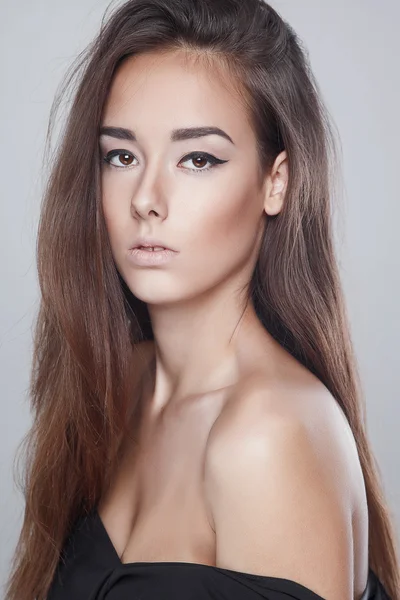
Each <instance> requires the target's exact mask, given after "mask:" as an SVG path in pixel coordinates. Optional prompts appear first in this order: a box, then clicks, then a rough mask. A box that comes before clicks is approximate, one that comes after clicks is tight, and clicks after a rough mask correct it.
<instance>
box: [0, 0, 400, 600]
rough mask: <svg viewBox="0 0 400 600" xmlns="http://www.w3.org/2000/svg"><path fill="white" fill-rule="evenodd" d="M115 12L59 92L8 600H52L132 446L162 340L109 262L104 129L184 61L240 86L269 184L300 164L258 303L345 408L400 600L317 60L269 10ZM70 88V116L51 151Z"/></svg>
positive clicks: (145, 5)
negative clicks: (72, 543) (164, 58)
mask: <svg viewBox="0 0 400 600" xmlns="http://www.w3.org/2000/svg"><path fill="white" fill-rule="evenodd" d="M110 6H111V5H109V8H110ZM107 13H108V9H107V11H106V13H105V14H104V17H103V20H102V22H101V26H100V30H99V32H98V34H97V35H96V37H95V38H94V39H93V41H92V42H91V43H90V44H89V45H88V46H87V47H86V48H85V49H84V50H83V51H82V53H81V54H79V56H78V57H77V59H76V61H74V63H73V65H72V66H71V69H70V70H69V71H68V72H67V74H66V76H65V79H64V80H63V82H62V84H63V85H62V86H61V87H60V88H59V90H57V93H56V96H55V98H54V101H53V105H52V108H51V112H50V118H49V124H48V129H47V137H46V153H47V159H48V163H47V167H48V173H46V185H45V188H44V194H43V198H42V206H41V213H40V222H39V227H38V236H37V249H36V251H37V268H38V280H39V286H40V306H39V310H38V314H37V316H36V320H35V329H34V349H33V361H32V370H31V379H30V387H29V397H30V403H31V411H32V414H33V423H32V426H31V428H30V430H29V431H28V433H27V434H26V435H25V437H24V438H23V440H22V441H21V444H20V446H19V448H18V450H19V451H20V450H23V451H24V452H23V454H21V456H20V457H19V459H21V458H22V459H23V460H24V463H23V473H22V474H20V482H19V484H18V485H19V486H20V488H21V490H22V491H23V494H24V498H25V510H24V517H23V524H22V529H21V532H20V536H19V539H18V543H17V546H16V549H15V553H14V555H13V558H12V569H11V573H10V576H9V579H8V582H7V585H6V600H44V599H45V598H46V595H47V593H48V590H49V587H50V585H51V582H52V579H53V577H54V574H55V570H56V566H57V563H58V561H59V558H60V552H61V549H62V547H63V544H64V542H65V540H66V539H67V537H68V535H69V534H70V532H71V531H72V528H73V526H74V523H75V522H76V520H77V519H78V518H79V517H80V516H83V515H85V514H88V513H89V512H90V511H91V510H92V509H93V508H94V507H95V506H96V504H97V503H98V502H99V499H100V497H101V496H102V494H103V493H104V491H105V490H106V489H107V486H108V485H109V482H110V476H111V474H112V472H113V471H114V469H115V467H116V465H117V462H118V458H119V454H118V441H119V440H120V439H121V437H122V436H123V435H124V434H125V433H127V431H128V415H129V410H130V409H131V407H132V403H134V402H135V395H134V394H133V388H134V384H133V381H134V377H133V375H132V373H134V372H135V365H134V364H132V357H133V349H134V348H135V347H136V346H137V344H138V343H140V342H141V341H143V340H151V339H153V332H152V327H151V322H150V319H149V313H148V311H147V306H146V304H145V303H144V302H142V301H140V300H139V299H138V298H136V297H135V296H134V295H133V294H132V293H131V292H130V290H129V288H128V287H127V285H126V283H125V282H124V280H123V279H122V277H121V276H120V274H119V272H118V271H117V268H116V265H115V263H114V260H113V256H112V253H111V247H110V242H109V239H108V234H107V229H106V225H105V219H104V215H103V212H102V206H101V164H100V156H99V130H100V126H101V120H102V116H103V111H104V106H105V102H106V99H107V95H108V93H109V91H110V87H111V84H112V82H113V77H114V75H115V73H116V71H117V69H118V68H119V66H120V65H121V64H122V63H123V62H124V60H125V59H127V58H128V57H131V56H135V55H138V54H141V53H145V52H154V51H159V52H164V51H165V52H168V51H176V50H177V49H179V50H182V52H184V53H185V56H187V57H188V60H192V61H194V62H195V64H201V66H206V67H207V68H208V69H210V70H213V71H214V72H215V70H216V69H219V72H220V73H221V74H225V75H228V76H229V78H230V80H231V81H232V82H234V85H235V86H236V87H235V89H236V90H237V93H238V95H239V98H240V99H241V101H242V102H243V106H244V107H245V109H246V111H248V115H249V117H250V122H251V125H252V127H253V128H254V133H255V137H256V141H257V149H258V156H259V166H260V175H265V174H266V173H268V172H269V169H270V168H271V166H272V165H273V162H274V160H275V158H276V157H277V155H278V154H279V153H280V152H282V151H283V150H286V152H287V155H288V165H289V181H288V188H287V192H286V197H285V202H284V206H283V208H282V210H281V212H280V213H279V214H276V215H273V216H270V217H269V218H268V219H266V220H265V230H264V234H263V240H262V244H261V249H260V253H259V257H258V260H257V263H256V266H255V269H254V272H253V274H252V277H251V280H250V281H249V282H248V286H247V289H246V293H247V298H251V299H252V301H253V303H254V306H255V309H256V312H257V315H258V317H259V319H260V322H261V323H262V324H263V326H264V327H265V328H266V329H267V330H268V332H269V333H270V334H271V335H272V336H273V337H274V338H275V339H276V340H277V341H278V342H279V343H280V344H281V345H282V346H283V347H285V348H286V349H287V350H288V351H289V352H290V353H291V354H292V355H293V356H294V357H296V358H297V359H298V360H299V361H300V362H301V363H302V364H303V365H304V366H306V367H307V368H308V369H309V370H310V371H311V372H312V373H314V374H315V375H316V376H317V377H318V378H319V379H320V381H321V382H323V384H324V385H325V386H326V387H327V388H328V390H329V391H330V392H331V394H332V395H333V396H334V398H335V399H336V400H337V402H338V403H339V405H340V406H341V408H342V409H343V411H344V413H345V415H346V417H347V420H348V422H349V424H350V427H351V429H352V431H353V434H354V438H355V441H356V445H357V450H358V454H359V458H360V462H361V467H362V471H363V475H364V480H365V486H366V494H367V501H368V513H369V565H370V567H371V568H372V569H373V570H374V571H375V573H376V574H377V575H378V577H379V578H380V580H381V581H382V583H383V585H384V586H385V588H386V590H387V592H388V593H389V595H390V596H391V597H392V598H393V600H399V599H400V596H399V590H400V574H399V559H398V549H397V548H396V540H395V531H394V525H393V521H392V515H391V513H390V510H389V507H388V503H387V501H386V499H385V495H384V492H383V486H382V481H381V473H380V470H379V466H378V464H377V461H376V459H375V457H374V454H373V451H372V448H371V444H370V442H369V440H368V437H367V432H366V407H365V399H364V393H363V390H362V385H361V381H360V376H359V372H358V366H357V361H356V357H355V353H354V349H353V345H352V340H351V333H350V326H349V322H348V316H347V311H346V306H345V302H344V295H343V291H342V287H341V281H340V277H339V270H338V259H337V258H336V255H335V246H334V239H333V230H334V228H333V216H334V212H333V209H335V208H336V205H337V204H338V198H339V194H337V189H338V187H339V186H337V182H338V180H339V176H340V172H339V169H338V165H339V162H340V161H339V152H338V147H337V144H336V139H335V134H334V128H333V119H332V118H331V117H330V115H329V112H328V109H327V107H326V105H324V102H323V100H322V94H321V92H320V90H319V86H318V84H317V82H316V80H315V77H314V75H313V73H312V71H311V68H310V61H309V59H308V55H307V51H306V49H305V48H304V47H303V45H302V43H301V41H300V40H299V37H298V36H297V35H296V33H295V32H294V31H293V29H292V28H291V27H290V25H289V24H288V23H287V22H285V21H284V20H283V19H282V17H281V16H280V15H279V14H278V13H277V12H276V11H275V10H274V9H273V8H272V7H271V6H270V5H268V4H266V3H265V2H263V1H262V0H245V1H244V0H190V2H188V0H128V1H127V2H123V3H121V4H120V5H118V6H116V7H114V8H113V9H112V10H111V12H110V14H109V15H108V16H107ZM196 61H197V63H196ZM68 89H70V90H71V94H70V98H69V100H67V104H68V102H69V104H70V106H68V110H67V112H66V118H65V121H64V123H63V124H62V127H61V129H60V135H59V138H58V144H57V146H56V148H55V150H54V149H53V151H52V152H51V151H50V140H51V138H52V132H53V129H54V123H55V120H56V115H57V114H58V111H59V108H60V106H61V101H62V98H63V97H64V95H65V94H66V92H67V90H68ZM46 153H45V154H46ZM43 167H44V163H43ZM260 180H261V179H260ZM249 201H251V200H249ZM17 457H18V453H17V455H16V458H17ZM14 468H15V464H14Z"/></svg>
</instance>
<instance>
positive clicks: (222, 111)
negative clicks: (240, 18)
mask: <svg viewBox="0 0 400 600" xmlns="http://www.w3.org/2000/svg"><path fill="white" fill-rule="evenodd" d="M102 126H103V127H118V128H125V129H129V130H130V131H131V132H132V134H133V135H132V136H131V137H132V139H122V138H121V139H117V138H114V137H111V136H109V135H101V137H100V151H101V157H107V156H108V157H109V159H110V161H111V164H108V163H106V162H102V203H103V210H104V215H105V219H106V225H107V230H108V234H109V238H110V243H111V248H112V253H113V257H114V260H115V263H116V266H117V268H118V271H119V272H120V274H121V276H122V277H123V278H124V280H125V281H126V283H127V285H128V287H129V288H130V290H131V291H132V293H133V294H134V295H135V296H137V297H138V298H140V299H141V300H143V301H144V302H147V303H150V304H162V303H167V302H176V301H180V300H185V299H189V298H193V297H194V296H197V295H199V294H201V293H203V292H206V291H207V290H208V289H211V288H213V287H214V286H217V285H218V284H220V283H222V282H224V281H226V280H227V279H229V278H232V279H235V278H236V279H237V281H238V282H239V281H240V282H241V283H242V284H243V278H244V277H245V279H244V281H248V280H249V278H250V276H251V273H252V271H253V268H254V265H255V261H256V259H257V254H258V242H259V241H260V240H261V233H262V229H263V218H264V216H265V214H264V199H265V197H264V193H263V190H262V189H261V188H260V186H259V174H258V162H257V161H258V157H257V150H256V140H255V137H254V134H253V132H252V130H251V127H250V125H249V123H248V121H247V117H246V112H245V109H244V107H242V106H241V105H240V103H239V101H238V99H236V98H235V96H234V92H233V90H232V91H231V90H229V89H227V86H226V85H225V86H224V85H223V84H222V82H221V78H220V76H218V73H216V72H215V74H212V73H210V72H209V71H206V70H204V69H203V68H201V67H200V66H199V65H196V66H190V64H189V63H186V62H185V61H184V59H183V55H182V54H181V53H175V54H172V53H171V54H164V55H161V54H156V53H153V54H148V55H139V56H135V57H131V58H129V59H127V60H126V61H125V62H124V63H123V64H122V65H121V67H120V68H119V70H118V71H117V73H116V76H115V78H114V80H113V84H112V88H111V90H110V94H109V97H108V101H107V104H106V107H105V112H104V118H103V122H102ZM199 127H201V128H203V127H216V128H219V129H220V130H222V132H225V134H226V136H225V135H217V134H215V133H214V134H212V135H204V136H201V137H200V136H198V137H190V136H186V138H187V139H178V140H177V141H176V140H174V141H171V135H172V132H173V131H174V130H182V129H186V128H199ZM227 136H229V138H230V139H231V140H232V141H230V140H229V139H228V137H227ZM176 137H178V138H179V136H176ZM114 150H118V151H119V153H115V154H114V155H113V156H111V153H112V152H113V151H114ZM192 153H194V156H193V155H192ZM191 155H192V156H191ZM214 161H217V162H216V164H214ZM219 163H220V164H219ZM139 237H150V238H156V239H158V240H161V241H162V242H163V243H164V245H165V246H167V247H170V248H172V249H174V250H176V253H175V254H174V255H173V257H172V259H171V260H169V261H168V262H166V263H165V264H162V265H158V266H148V265H146V266H142V265H137V264H134V263H133V262H132V260H131V258H130V253H131V250H130V249H131V247H132V246H133V245H134V244H135V243H136V242H137V241H138V239H139Z"/></svg>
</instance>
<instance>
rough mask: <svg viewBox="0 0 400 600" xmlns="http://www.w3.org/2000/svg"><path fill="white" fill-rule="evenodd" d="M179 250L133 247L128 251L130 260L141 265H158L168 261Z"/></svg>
mask: <svg viewBox="0 0 400 600" xmlns="http://www.w3.org/2000/svg"><path fill="white" fill-rule="evenodd" d="M177 254H178V252H175V251H174V250H170V249H167V250H153V251H151V250H142V249H140V248H131V249H130V250H129V252H128V260H129V262H131V263H132V264H134V265H138V266H140V267H157V266H160V265H164V264H166V263H168V262H169V261H170V260H171V259H172V258H173V257H174V256H175V255H177Z"/></svg>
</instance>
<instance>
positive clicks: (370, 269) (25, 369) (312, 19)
mask: <svg viewBox="0 0 400 600" xmlns="http://www.w3.org/2000/svg"><path fill="white" fill-rule="evenodd" d="M244 1H245V0H244ZM108 4H109V1H108V0H69V1H68V2H54V0H53V1H50V0H36V1H35V2H32V1H31V0H18V1H17V2H8V1H6V0H0V50H1V58H0V61H1V63H0V64H1V78H0V81H1V94H0V120H1V145H0V157H1V160H0V169H1V201H0V211H1V212H0V227H1V232H0V248H1V269H2V270H1V296H0V307H1V311H0V315H1V316H0V373H1V420H0V456H1V461H0V485H1V490H0V586H1V590H2V589H3V585H4V582H5V579H6V577H7V575H8V572H9V567H10V558H11V554H12V551H13V549H14V547H15V544H16V542H17V537H18V534H19V530H20V527H21V524H22V515H23V508H24V499H23V497H22V495H21V494H20V492H19V491H18V490H17V488H16V486H15V485H14V481H13V473H12V462H13V458H14V455H15V452H16V449H17V445H18V444H19V442H20V441H21V439H22V437H23V435H24V434H25V433H26V431H27V430H28V428H29V427H30V424H31V415H30V409H29V401H28V400H29V399H28V394H27V390H28V385H29V374H30V366H31V357H32V324H33V320H34V317H35V315H36V312H37V309H38V305H39V289H38V283H37V276H36V264H35V260H36V257H35V243H36V233H37V223H38V217H39V208H40V201H41V193H42V189H43V184H44V181H43V177H42V174H41V172H40V168H41V161H42V156H43V148H44V139H45V132H46V127H47V119H48V116H49V111H50V105H51V102H52V100H53V97H54V94H55V92H56V88H57V86H58V84H59V83H60V81H61V78H62V76H63V74H64V73H65V71H66V69H67V68H68V67H69V65H70V64H71V63H72V61H73V59H74V58H75V57H76V56H77V54H78V53H79V52H80V51H81V50H82V49H83V48H84V47H85V46H86V45H87V44H88V43H89V41H90V40H91V39H92V36H93V35H95V34H96V33H97V31H98V28H99V26H100V21H101V18H102V16H103V13H104V11H105V9H106V8H107V6H108ZM118 4H119V3H118ZM271 4H272V6H273V7H274V8H275V9H276V10H277V11H278V12H279V13H280V14H281V16H282V17H283V18H284V19H285V20H287V21H288V22H289V23H290V24H291V25H292V26H293V27H294V29H295V30H296V32H297V33H298V34H299V36H300V38H301V39H302V40H303V43H304V44H305V46H306V49H307V51H308V53H309V57H310V61H311V66H312V68H313V71H314V73H315V75H316V77H317V80H318V83H319V85H320V88H321V90H322V94H323V97H324V100H325V102H326V104H327V106H328V109H329V111H330V113H331V115H332V118H333V120H334V123H335V124H336V127H337V128H338V130H339V133H340V139H341V151H342V157H343V158H342V161H343V185H344V201H343V202H342V206H341V208H340V213H339V214H338V215H337V218H336V221H337V223H338V229H337V236H336V243H337V251H338V257H339V264H340V270H341V275H342V281H343V285H344V290H345V295H346V300H347V306H348V311H349V317H350V324H351V330H352V337H353V341H354V345H355V351H356V356H357V359H358V362H359V367H360V371H361V377H362V383H363V387H364V391H365V396H366V403H367V431H368V434H369V437H370V439H371V442H372V445H373V449H374V452H375V456H376V458H377V460H378V463H379V469H380V472H381V477H382V482H383V486H384V491H385V493H386V495H387V498H388V502H389V505H390V508H391V511H392V514H393V518H394V520H395V525H396V528H397V532H398V538H399V540H400V443H399V437H400V392H399V390H400V351H399V341H400V316H399V315H400V311H399V308H400V306H399V304H400V302H399V299H400V243H399V232H400V195H399V191H398V190H399V173H400V150H399V142H400V119H399V107H400V67H399V45H398V26H399V23H400V3H399V2H398V0H381V1H380V2H378V3H377V2H373V1H372V0H352V1H351V2H349V1H348V0H336V1H335V2H327V1H322V0H301V1H299V0H272V1H271ZM113 6H114V3H113ZM335 234H336V229H335ZM2 596H3V593H2V591H1V592H0V597H2Z"/></svg>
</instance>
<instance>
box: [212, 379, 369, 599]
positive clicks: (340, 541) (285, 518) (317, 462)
mask: <svg viewBox="0 0 400 600" xmlns="http://www.w3.org/2000/svg"><path fill="white" fill-rule="evenodd" d="M360 477H361V480H360ZM357 482H358V483H357ZM361 482H362V472H361V467H360V464H359V460H358V454H357V449H356V445H355V441H354V437H353V435H352V432H351V429H350V427H349V425H348V423H347V420H346V418H345V416H344V414H343V412H342V410H341V409H340V407H339V406H338V404H337V403H336V400H335V399H334V398H333V397H332V395H331V394H330V393H329V391H328V390H327V388H326V387H325V386H323V385H322V384H320V385H318V384H312V385H307V386H305V387H300V388H298V389H297V390H296V392H295V393H294V391H293V389H289V388H287V389H286V388H279V389H278V388H277V387H276V386H275V387H273V386H271V385H270V384H269V383H268V382H267V381H265V379H263V378H262V377H261V378H256V379H253V380H252V381H248V382H246V385H245V386H244V387H242V388H241V389H240V391H239V390H237V391H236V393H235V397H234V398H232V399H231V401H230V402H227V403H226V405H225V408H224V410H223V411H222V412H221V415H220V416H219V418H218V419H217V421H216V423H215V425H214V427H213V429H212V431H211V432H210V437H209V440H208V446H207V457H206V468H205V487H206V494H207V498H208V500H209V504H210V511H211V514H212V518H213V521H214V528H215V533H216V539H217V544H216V546H217V558H216V561H217V566H221V567H223V568H228V569H234V570H238V571H242V572H249V573H258V574H261V575H268V576H274V577H281V578H285V579H291V580H292V581H296V582H298V583H300V584H302V585H304V586H306V587H308V588H309V589H311V590H312V591H314V592H316V593H317V594H319V595H321V596H322V597H323V598H325V599H326V600H334V599H336V598H339V597H340V598H343V599H348V600H350V599H353V597H354V596H353V591H354V590H353V588H354V576H355V573H354V564H353V563H354V556H353V554H354V547H353V516H354V515H353V513H354V510H355V507H356V505H357V503H358V502H359V500H360V486H361ZM299 557H301V560H299Z"/></svg>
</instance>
